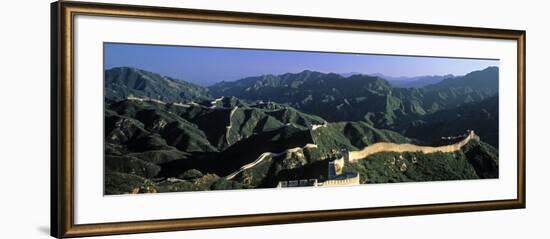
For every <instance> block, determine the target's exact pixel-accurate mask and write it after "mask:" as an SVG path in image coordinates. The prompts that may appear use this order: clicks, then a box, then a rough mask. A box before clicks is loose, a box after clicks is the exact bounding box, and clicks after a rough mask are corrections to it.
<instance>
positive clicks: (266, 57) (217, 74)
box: [104, 43, 499, 86]
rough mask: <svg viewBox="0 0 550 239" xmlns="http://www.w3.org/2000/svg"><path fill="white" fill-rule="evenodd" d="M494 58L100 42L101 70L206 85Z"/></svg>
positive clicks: (468, 68) (411, 73) (484, 62)
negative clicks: (140, 71)
mask: <svg viewBox="0 0 550 239" xmlns="http://www.w3.org/2000/svg"><path fill="white" fill-rule="evenodd" d="M498 63H499V61H498V60H492V59H469V58H447V57H428V56H396V55H376V54H363V53H361V54H357V53H332V52H309V51H285V50H258V49H240V48H214V47H189V46H163V45H145V44H124V43H105V44H104V66H105V69H111V68H114V67H134V68H139V69H143V70H147V71H152V72H155V73H158V74H161V75H165V76H169V77H172V78H176V79H180V80H185V81H189V82H192V83H195V84H199V85H203V86H208V85H212V84H215V83H217V82H221V81H235V80H239V79H242V78H246V77H250V76H260V75H269V74H272V75H280V74H284V73H299V72H302V71H304V70H311V71H318V72H323V73H336V74H349V73H361V74H367V75H368V74H370V75H373V74H374V75H375V74H383V75H385V76H389V77H392V78H402V77H418V76H434V75H448V74H452V75H455V76H459V75H465V74H467V73H469V72H472V71H476V70H482V69H485V68H487V67H490V66H498Z"/></svg>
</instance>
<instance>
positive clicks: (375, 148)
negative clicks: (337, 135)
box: [349, 130, 479, 162]
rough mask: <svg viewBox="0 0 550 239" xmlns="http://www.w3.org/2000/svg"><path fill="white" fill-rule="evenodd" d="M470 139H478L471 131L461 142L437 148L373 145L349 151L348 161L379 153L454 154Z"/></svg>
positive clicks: (386, 144) (387, 144)
mask: <svg viewBox="0 0 550 239" xmlns="http://www.w3.org/2000/svg"><path fill="white" fill-rule="evenodd" d="M472 139H476V140H478V139H479V137H478V136H477V135H476V134H475V133H474V131H473V130H472V131H470V133H469V134H468V136H467V137H466V138H464V139H463V140H461V141H460V142H457V143H455V144H450V145H444V146H439V147H431V146H418V145H414V144H395V143H386V142H383V143H375V144H372V145H369V146H367V147H365V148H363V149H362V150H358V151H350V152H349V161H350V162H355V161H357V160H360V159H364V158H366V157H368V156H370V155H373V154H376V153H380V152H396V153H404V152H422V153H425V154H429V153H435V152H442V153H450V152H455V151H458V150H460V148H462V147H463V146H464V145H466V144H467V143H468V142H470V140H472Z"/></svg>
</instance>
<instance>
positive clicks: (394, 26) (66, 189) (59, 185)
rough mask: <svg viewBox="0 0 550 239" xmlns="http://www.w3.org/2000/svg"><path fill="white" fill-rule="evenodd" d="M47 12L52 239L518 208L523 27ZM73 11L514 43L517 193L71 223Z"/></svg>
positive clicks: (133, 9) (122, 10)
mask: <svg viewBox="0 0 550 239" xmlns="http://www.w3.org/2000/svg"><path fill="white" fill-rule="evenodd" d="M51 13H52V18H51V22H52V24H51V26H52V27H51V29H52V32H51V39H52V45H51V49H52V59H51V72H52V73H51V74H52V75H51V82H52V88H51V92H52V98H51V106H52V112H51V119H52V120H51V121H52V123H51V135H52V136H51V139H52V143H51V152H52V153H51V161H52V162H51V165H52V166H51V188H52V189H51V210H52V212H51V235H52V236H54V237H58V238H61V237H79V236H94V235H111V234H124V233H143V232H161V231H174V230H189V229H206V228H221V227H237V226H254V225H267V224H281V223H297V222H314V221H328V220H346V219H358V218H377V217H393V216H409V215H421V214H438V213H455V212H469V211H481V210H497V209H514V208H525V199H526V196H525V193H526V192H525V191H526V190H525V187H526V185H525V99H526V98H525V74H526V73H525V68H526V66H525V46H526V42H525V37H526V33H525V31H520V30H502V29H488V28H472V27H459V26H442V25H428V24H411V23H395V22H380V21H364V20H349V19H334V18H319V17H303V16H287V15H271V14H257V13H241V12H225V11H210V10H195V9H177V8H163V7H145V6H131V5H114V4H98V3H84V2H64V1H61V2H55V3H52V5H51ZM76 15H96V16H116V17H129V18H149V19H169V20H182V21H208V22H221V23H238V24H255V25H270V26H286V27H300V28H325V29H339V30H354V31H373V32H390V33H410V34H425V35H436V36H459V37H474V38H488V39H507V40H514V41H517V53H518V58H517V69H518V70H517V103H518V114H517V122H518V127H517V134H518V141H517V147H518V151H517V170H518V172H517V175H518V178H517V198H516V199H513V200H495V201H479V202H464V203H444V204H430V205H412V206H396V207H377V208H355V209H343V210H323V211H309V212H289V213H271V214H256V215H243V216H222V217H206V218H192V219H167V220H152V221H138V222H117V223H101V224H75V223H74V198H73V195H74V175H73V173H74V172H73V165H74V157H73V156H74V152H73V148H74V138H73V135H74V91H73V86H74V84H73V83H74V79H73V67H74V66H73V56H74V52H73V44H74V39H73V37H74V29H73V26H74V25H73V23H74V17H75V16H76Z"/></svg>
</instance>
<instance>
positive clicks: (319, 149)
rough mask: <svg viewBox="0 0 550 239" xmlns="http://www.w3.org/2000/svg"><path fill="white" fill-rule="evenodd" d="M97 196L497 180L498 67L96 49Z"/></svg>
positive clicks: (433, 59)
mask: <svg viewBox="0 0 550 239" xmlns="http://www.w3.org/2000/svg"><path fill="white" fill-rule="evenodd" d="M103 52H104V56H103V58H104V79H103V84H104V89H103V90H104V158H103V160H104V175H103V183H104V194H105V195H120V194H140V193H164V192H192V191H210V190H233V189H239V190H244V189H256V188H264V189H265V188H272V189H277V190H284V189H285V188H295V187H331V186H352V185H361V186H363V187H368V186H369V185H368V184H384V183H415V182H416V183H418V182H440V181H448V180H474V179H475V180H482V179H498V177H499V158H498V157H499V156H498V155H499V154H498V152H499V150H498V149H499V123H498V122H499V100H498V93H499V60H498V59H474V58H451V57H442V56H405V55H380V54H364V53H336V52H312V51H289V50H268V49H242V48H219V47H202V46H200V47H199V46H168V45H147V44H126V43H104V45H103Z"/></svg>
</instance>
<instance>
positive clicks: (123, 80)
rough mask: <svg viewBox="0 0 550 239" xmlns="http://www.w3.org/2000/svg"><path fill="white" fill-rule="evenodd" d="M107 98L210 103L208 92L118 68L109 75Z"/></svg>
mask: <svg viewBox="0 0 550 239" xmlns="http://www.w3.org/2000/svg"><path fill="white" fill-rule="evenodd" d="M104 88H105V93H104V94H105V97H106V98H109V99H115V100H121V99H126V98H127V97H128V96H135V97H143V98H145V97H146V98H151V99H157V100H162V101H167V102H179V101H185V100H189V99H193V100H198V99H209V98H210V96H209V94H208V89H206V88H204V87H201V86H198V85H195V84H192V83H189V82H186V81H182V80H177V79H173V78H170V77H167V76H162V75H159V74H156V73H153V72H149V71H145V70H141V69H136V68H131V67H116V68H112V69H108V70H106V71H105V80H104Z"/></svg>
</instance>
